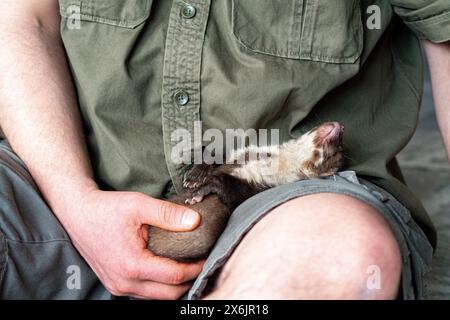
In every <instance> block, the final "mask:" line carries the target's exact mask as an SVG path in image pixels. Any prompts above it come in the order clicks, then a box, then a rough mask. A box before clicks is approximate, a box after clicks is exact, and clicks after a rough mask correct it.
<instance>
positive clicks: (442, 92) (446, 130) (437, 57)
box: [423, 41, 450, 160]
mask: <svg viewBox="0 0 450 320" xmlns="http://www.w3.org/2000/svg"><path fill="white" fill-rule="evenodd" d="M423 44H424V48H425V52H426V55H427V58H428V65H429V67H430V74H431V83H432V88H433V98H434V104H435V107H436V116H437V120H438V123H439V128H440V130H441V134H442V138H443V139H444V144H445V148H446V150H447V156H448V158H449V160H450V43H449V42H447V43H440V44H435V43H432V42H429V41H423Z"/></svg>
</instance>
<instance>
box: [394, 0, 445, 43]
mask: <svg viewBox="0 0 450 320" xmlns="http://www.w3.org/2000/svg"><path fill="white" fill-rule="evenodd" d="M391 3H392V6H393V8H394V11H395V13H396V14H397V15H399V16H400V18H402V20H403V21H404V23H405V24H406V25H407V26H408V27H409V28H411V29H412V30H413V31H414V32H415V33H416V35H417V36H418V37H419V38H421V39H428V40H430V41H433V42H445V41H448V40H450V0H391Z"/></svg>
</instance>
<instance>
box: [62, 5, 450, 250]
mask: <svg viewBox="0 0 450 320" xmlns="http://www.w3.org/2000/svg"><path fill="white" fill-rule="evenodd" d="M59 3H60V12H61V15H62V17H63V19H62V23H61V31H62V37H63V41H64V45H65V49H66V51H67V56H68V59H69V62H70V66H71V70H72V74H73V79H74V82H75V84H76V88H77V92H78V97H79V104H80V108H81V112H82V116H83V120H84V127H85V132H86V137H87V143H88V147H89V151H90V155H91V160H92V164H93V167H94V171H95V174H96V178H97V180H98V181H99V183H100V184H101V185H102V187H103V188H107V189H112V190H136V191H141V192H145V193H147V194H149V195H152V196H155V197H163V196H165V195H167V194H168V193H171V192H174V191H179V190H180V188H181V186H180V181H181V177H182V171H183V166H180V165H177V164H175V163H174V162H173V161H171V152H172V150H173V147H174V145H175V144H176V143H177V141H173V139H172V138H171V134H172V133H173V132H174V130H177V129H180V128H182V129H187V130H189V132H192V131H193V128H194V123H195V122H196V121H199V120H201V121H202V125H203V129H208V128H216V129H219V130H225V129H230V128H231V129H232V128H242V129H248V128H255V129H259V128H268V129H272V128H273V129H279V130H280V138H281V140H282V141H285V140H288V139H291V138H293V137H298V136H299V135H300V134H301V133H302V132H305V131H306V130H309V129H310V128H312V127H313V126H315V125H317V124H318V123H321V122H324V121H329V120H332V121H339V122H341V123H343V124H344V125H345V135H344V149H345V153H346V158H347V162H346V166H345V169H347V170H355V171H356V172H357V173H358V174H359V175H361V176H363V177H365V178H366V179H369V180H370V181H372V182H374V183H375V184H377V185H379V186H381V187H383V188H385V189H386V190H388V191H389V192H391V193H392V194H393V195H394V196H395V197H397V198H398V199H399V200H400V201H401V202H402V203H403V204H404V205H405V206H406V207H407V208H408V209H409V210H410V212H411V214H412V216H413V217H414V218H415V219H416V221H417V222H418V223H419V224H420V226H421V227H422V228H423V230H424V231H425V233H426V234H427V235H428V237H429V238H430V240H431V241H432V242H433V243H434V241H435V240H434V239H435V236H434V231H433V227H432V224H431V222H430V220H429V218H428V216H427V214H426V212H425V210H424V209H423V207H422V205H421V204H420V202H419V201H418V200H417V198H416V197H415V196H414V195H413V194H412V193H411V192H410V191H409V190H408V188H407V187H406V186H405V184H404V182H403V180H402V176H401V173H400V170H399V168H398V166H397V162H396V160H395V155H396V154H397V153H398V152H399V151H400V150H401V149H402V148H403V147H404V146H405V145H406V143H407V142H408V141H409V139H410V138H411V136H412V134H413V133H414V130H415V128H416V122H417V117H418V112H419V105H420V100H421V95H422V60H423V57H422V52H421V47H420V43H419V38H427V39H430V40H432V41H434V42H444V41H447V40H450V1H449V0H435V1H429V0H391V1H388V0H378V1H373V0H345V1H344V0H328V1H326V0H188V1H187V0H173V1H170V0H115V1H111V0H59ZM78 18H81V21H79V20H78ZM403 214H405V213H403ZM406 214H409V213H406Z"/></svg>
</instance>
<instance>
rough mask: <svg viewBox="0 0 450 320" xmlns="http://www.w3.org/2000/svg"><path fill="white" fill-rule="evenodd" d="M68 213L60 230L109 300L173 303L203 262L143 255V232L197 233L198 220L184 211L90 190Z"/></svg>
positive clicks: (146, 199) (137, 195) (157, 202)
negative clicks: (114, 297)
mask: <svg viewBox="0 0 450 320" xmlns="http://www.w3.org/2000/svg"><path fill="white" fill-rule="evenodd" d="M74 200H76V202H77V203H79V204H80V205H79V206H76V207H73V206H71V207H70V208H67V210H68V211H72V214H70V215H69V214H68V215H66V216H67V217H68V218H67V219H66V220H65V223H64V224H65V227H66V229H67V231H68V233H69V235H70V236H71V239H72V241H73V243H74V244H75V246H76V247H77V249H78V250H79V251H80V253H81V254H82V255H83V257H84V258H85V259H86V261H87V262H88V264H89V265H90V266H91V268H92V269H93V270H94V272H95V273H96V274H97V276H98V277H99V278H100V280H101V281H102V283H103V284H104V285H105V286H106V288H107V289H108V290H109V291H110V292H111V293H112V294H114V295H118V296H124V295H126V296H129V295H130V296H134V297H138V298H152V299H177V298H179V297H180V296H181V295H182V294H183V293H185V292H186V291H187V290H188V289H189V287H190V284H189V283H187V282H188V281H190V280H192V279H194V278H196V277H197V275H198V274H199V273H200V271H201V268H202V265H203V262H199V263H195V264H187V263H178V262H175V261H172V260H169V259H166V258H162V257H157V256H155V255H153V254H152V253H151V252H150V251H149V250H148V249H147V239H148V227H147V225H153V226H158V227H161V228H164V229H169V230H173V231H188V230H191V229H193V228H194V227H196V226H197V225H198V223H199V221H200V218H199V215H198V214H197V213H196V212H194V211H191V210H188V209H187V208H185V207H183V206H178V205H175V204H172V203H170V202H165V201H161V200H157V199H154V198H151V197H148V196H146V195H144V194H140V193H134V192H105V191H99V190H96V189H94V190H92V191H88V192H86V193H83V194H82V195H80V196H78V199H74Z"/></svg>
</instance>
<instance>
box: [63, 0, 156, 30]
mask: <svg viewBox="0 0 450 320" xmlns="http://www.w3.org/2000/svg"><path fill="white" fill-rule="evenodd" d="M152 1H153V0H59V8H60V14H61V16H62V17H64V18H67V19H68V20H67V23H68V24H69V28H70V27H71V26H72V28H77V27H76V26H77V20H79V21H89V22H97V23H102V24H106V25H111V26H118V27H124V28H129V29H133V28H135V27H137V26H139V25H140V24H142V23H143V22H144V21H145V20H146V19H147V18H148V17H149V15H150V7H151V3H152ZM70 24H71V26H70ZM81 27H82V26H81V24H80V28H81Z"/></svg>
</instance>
